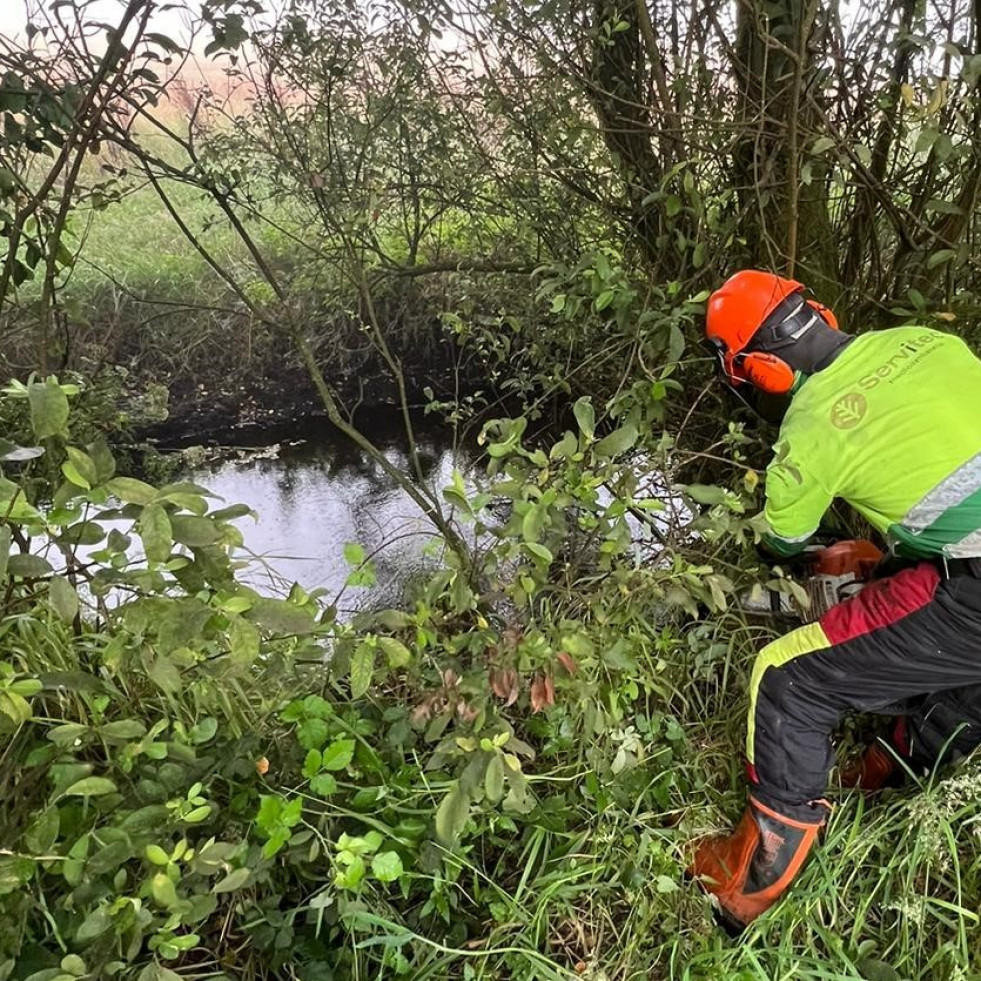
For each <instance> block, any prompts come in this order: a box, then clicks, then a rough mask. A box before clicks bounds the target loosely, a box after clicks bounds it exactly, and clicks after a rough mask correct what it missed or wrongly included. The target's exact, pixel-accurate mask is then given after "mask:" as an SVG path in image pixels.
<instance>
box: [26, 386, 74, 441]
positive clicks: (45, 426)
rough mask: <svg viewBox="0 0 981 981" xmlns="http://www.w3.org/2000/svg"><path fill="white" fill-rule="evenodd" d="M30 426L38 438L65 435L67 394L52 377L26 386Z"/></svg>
mask: <svg viewBox="0 0 981 981" xmlns="http://www.w3.org/2000/svg"><path fill="white" fill-rule="evenodd" d="M27 399H28V402H29V404H30V407H31V428H32V429H33V430H34V435H35V436H36V437H37V438H38V439H47V438H49V437H51V436H64V435H67V433H66V429H65V425H66V423H67V422H68V396H67V395H65V393H64V392H63V391H62V390H61V386H60V385H59V384H58V382H57V381H56V380H55V379H54V378H49V379H47V381H43V382H32V383H31V384H30V385H28V386H27Z"/></svg>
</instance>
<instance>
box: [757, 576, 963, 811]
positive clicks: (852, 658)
mask: <svg viewBox="0 0 981 981" xmlns="http://www.w3.org/2000/svg"><path fill="white" fill-rule="evenodd" d="M847 712H873V713H882V714H896V713H897V712H905V713H908V714H909V719H908V725H907V732H908V738H909V753H910V761H911V765H912V766H914V767H917V768H920V769H922V770H923V771H926V770H928V769H929V768H931V767H932V766H933V765H934V764H935V763H936V762H937V761H938V757H939V755H940V753H941V752H942V751H943V750H944V749H945V748H946V749H947V751H948V753H950V754H953V755H957V754H966V753H968V752H970V751H971V750H972V749H974V747H975V746H977V745H978V743H981V578H977V577H975V576H973V575H970V574H960V575H954V576H952V577H950V578H945V577H944V576H943V575H942V574H941V572H940V571H938V566H937V565H935V564H933V563H930V562H922V563H920V564H918V565H916V566H914V567H911V568H907V569H903V570H902V571H900V572H898V573H896V574H895V575H893V576H889V577H888V578H886V579H881V580H878V581H876V582H873V583H871V584H869V585H868V586H866V587H865V589H863V590H862V591H861V592H860V593H859V594H858V595H856V596H854V597H853V598H851V599H849V600H846V601H845V602H844V603H839V604H838V605H837V606H835V607H833V608H832V609H831V610H829V611H828V613H826V614H825V615H824V616H823V617H822V618H821V619H820V621H819V622H817V623H812V624H808V625H806V626H804V627H800V628H798V629H797V630H794V631H792V632H791V633H789V634H787V635H786V636H784V637H781V638H780V639H779V640H777V641H774V642H773V643H772V644H769V645H768V646H767V647H765V648H764V649H763V650H762V651H761V652H760V653H759V655H758V656H757V659H756V663H755V665H754V667H753V674H752V680H751V683H750V711H749V720H748V731H747V739H746V755H747V764H748V770H749V775H750V779H751V781H752V782H753V783H754V788H753V794H754V796H756V797H758V798H760V799H761V800H762V801H763V802H764V803H766V804H768V805H769V806H770V807H772V808H774V809H775V810H777V811H780V812H781V813H783V814H785V815H787V816H788V817H793V818H797V819H799V820H808V819H811V818H813V817H814V814H815V809H814V808H813V807H812V806H811V802H812V801H816V800H819V799H820V798H822V797H823V796H824V793H825V790H826V787H827V780H828V773H829V771H830V770H831V767H832V765H833V763H834V755H833V751H832V747H831V734H832V732H833V730H834V729H835V727H836V726H837V725H838V723H839V722H840V720H841V718H842V716H843V715H844V714H846V713H847Z"/></svg>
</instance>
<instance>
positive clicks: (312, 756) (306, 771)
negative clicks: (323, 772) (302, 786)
mask: <svg viewBox="0 0 981 981" xmlns="http://www.w3.org/2000/svg"><path fill="white" fill-rule="evenodd" d="M320 760H321V756H320V750H319V749H310V750H307V755H306V758H305V759H304V761H303V771H302V772H303V775H304V776H305V777H306V778H307V779H308V780H311V779H313V778H314V777H315V776H316V775H317V774H318V773H319V772H320Z"/></svg>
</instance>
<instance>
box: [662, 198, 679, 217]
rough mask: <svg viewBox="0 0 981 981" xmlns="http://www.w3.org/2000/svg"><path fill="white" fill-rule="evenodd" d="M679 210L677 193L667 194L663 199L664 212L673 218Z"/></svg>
mask: <svg viewBox="0 0 981 981" xmlns="http://www.w3.org/2000/svg"><path fill="white" fill-rule="evenodd" d="M680 211H681V198H679V197H678V195H677V194H669V195H668V196H667V197H666V198H665V199H664V213H665V214H666V215H667V216H668V217H669V218H674V217H675V216H676V215H677V214H678V213H679V212H680Z"/></svg>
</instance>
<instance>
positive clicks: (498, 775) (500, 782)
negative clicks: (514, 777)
mask: <svg viewBox="0 0 981 981" xmlns="http://www.w3.org/2000/svg"><path fill="white" fill-rule="evenodd" d="M484 791H485V792H486V794H487V799H488V800H489V801H490V802H491V803H492V804H496V803H497V802H498V801H499V800H500V799H501V798H502V797H503V796H504V760H503V759H502V758H501V756H500V754H499V753H495V754H494V756H493V757H492V758H491V761H490V762H489V763H488V764H487V772H486V773H485V774H484Z"/></svg>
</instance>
